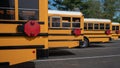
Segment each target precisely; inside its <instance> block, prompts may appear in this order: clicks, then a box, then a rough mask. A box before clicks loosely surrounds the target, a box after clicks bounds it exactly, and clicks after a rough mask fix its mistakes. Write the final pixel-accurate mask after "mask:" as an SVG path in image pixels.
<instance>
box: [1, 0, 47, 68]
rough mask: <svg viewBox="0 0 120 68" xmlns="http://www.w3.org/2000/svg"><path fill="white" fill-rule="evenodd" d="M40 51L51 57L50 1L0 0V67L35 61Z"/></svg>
mask: <svg viewBox="0 0 120 68" xmlns="http://www.w3.org/2000/svg"><path fill="white" fill-rule="evenodd" d="M37 48H39V49H43V51H42V50H41V52H42V53H46V54H45V55H44V56H47V55H48V0H0V64H4V63H6V62H8V63H9V64H10V65H14V64H18V63H22V62H26V61H30V60H34V59H36V57H37V56H36V55H37V51H36V49H37ZM0 68H1V67H0Z"/></svg>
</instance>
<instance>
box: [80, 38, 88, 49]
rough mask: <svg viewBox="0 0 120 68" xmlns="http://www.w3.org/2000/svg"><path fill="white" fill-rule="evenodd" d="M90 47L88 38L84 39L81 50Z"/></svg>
mask: <svg viewBox="0 0 120 68" xmlns="http://www.w3.org/2000/svg"><path fill="white" fill-rule="evenodd" d="M88 46H89V40H88V39H87V38H84V41H83V44H82V45H80V47H81V48H86V47H88Z"/></svg>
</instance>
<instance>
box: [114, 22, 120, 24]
mask: <svg viewBox="0 0 120 68" xmlns="http://www.w3.org/2000/svg"><path fill="white" fill-rule="evenodd" d="M112 24H113V25H120V23H119V22H112Z"/></svg>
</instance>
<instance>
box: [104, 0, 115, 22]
mask: <svg viewBox="0 0 120 68" xmlns="http://www.w3.org/2000/svg"><path fill="white" fill-rule="evenodd" d="M103 8H104V10H103V18H108V19H111V20H113V17H114V14H115V10H116V8H117V7H116V0H105V2H104V7H103Z"/></svg>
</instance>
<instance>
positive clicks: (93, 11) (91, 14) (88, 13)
mask: <svg viewBox="0 0 120 68" xmlns="http://www.w3.org/2000/svg"><path fill="white" fill-rule="evenodd" d="M81 11H82V12H83V13H84V16H85V17H88V18H101V15H102V12H101V3H100V1H98V0H88V1H86V2H83V9H82V10H81Z"/></svg>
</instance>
